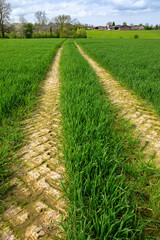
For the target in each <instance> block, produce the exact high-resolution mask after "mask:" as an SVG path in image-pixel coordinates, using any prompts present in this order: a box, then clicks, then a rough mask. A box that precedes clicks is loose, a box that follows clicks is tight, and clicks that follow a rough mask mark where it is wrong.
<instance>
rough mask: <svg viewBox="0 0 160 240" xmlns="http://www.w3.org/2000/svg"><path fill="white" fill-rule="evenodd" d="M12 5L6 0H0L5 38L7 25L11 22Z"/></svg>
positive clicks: (2, 30) (1, 24)
mask: <svg viewBox="0 0 160 240" xmlns="http://www.w3.org/2000/svg"><path fill="white" fill-rule="evenodd" d="M10 13H11V6H10V4H9V3H6V1H5V0H0V29H1V32H2V37H3V38H4V33H5V27H6V25H7V24H8V23H9V20H10Z"/></svg>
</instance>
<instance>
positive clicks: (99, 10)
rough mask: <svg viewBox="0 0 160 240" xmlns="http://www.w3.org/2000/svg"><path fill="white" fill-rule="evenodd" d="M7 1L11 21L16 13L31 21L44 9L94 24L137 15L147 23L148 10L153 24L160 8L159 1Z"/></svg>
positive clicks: (53, 15) (54, 14)
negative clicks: (10, 12) (9, 4)
mask: <svg viewBox="0 0 160 240" xmlns="http://www.w3.org/2000/svg"><path fill="white" fill-rule="evenodd" d="M8 2H10V3H11V7H12V9H13V11H12V17H13V18H14V21H18V18H19V15H20V14H23V15H24V16H25V17H26V18H27V20H28V21H32V22H34V20H35V18H34V13H35V12H36V11H45V12H46V14H47V17H48V18H50V19H52V18H54V17H55V16H57V15H59V14H67V15H70V16H71V17H72V18H78V19H79V20H80V21H82V22H83V23H90V24H92V23H93V24H96V22H97V23H99V24H105V23H106V22H107V21H110V20H111V19H113V18H114V19H118V20H119V19H120V20H121V19H123V18H126V19H128V20H129V18H130V19H131V18H132V15H134V17H135V16H137V19H139V17H140V16H141V18H142V20H141V22H148V20H147V19H145V18H147V17H148V16H147V15H146V16H142V15H141V13H142V14H143V13H144V12H147V13H150V16H149V17H150V19H152V23H153V24H154V21H155V20H154V17H155V19H157V16H158V14H159V9H160V2H159V0H152V1H150V0H127V1H126V0H71V1H69V0H59V1H58V0H54V1H53V0H45V1H44V0H21V1H19V0H8ZM114 19H113V20H114ZM124 20H125V19H124ZM128 20H127V21H128ZM156 21H157V20H156ZM103 22H104V23H103ZM135 22H136V19H135ZM156 23H157V22H156Z"/></svg>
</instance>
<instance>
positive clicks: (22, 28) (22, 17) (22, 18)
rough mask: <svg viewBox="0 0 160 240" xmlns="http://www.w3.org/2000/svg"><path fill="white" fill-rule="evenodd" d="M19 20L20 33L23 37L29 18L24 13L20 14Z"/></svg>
mask: <svg viewBox="0 0 160 240" xmlns="http://www.w3.org/2000/svg"><path fill="white" fill-rule="evenodd" d="M19 22H20V28H19V34H20V36H21V38H24V37H25V33H24V32H25V26H26V24H27V20H26V19H25V17H24V15H19Z"/></svg>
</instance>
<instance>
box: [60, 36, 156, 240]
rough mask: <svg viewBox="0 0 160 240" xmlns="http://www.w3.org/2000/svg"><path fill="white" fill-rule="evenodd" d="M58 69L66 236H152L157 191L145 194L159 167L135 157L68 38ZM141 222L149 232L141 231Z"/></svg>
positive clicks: (122, 124)
mask: <svg viewBox="0 0 160 240" xmlns="http://www.w3.org/2000/svg"><path fill="white" fill-rule="evenodd" d="M80 42H81V40H80V41H78V43H80ZM81 43H82V42H81ZM91 46H92V43H91ZM60 73H61V82H62V86H61V112H62V115H63V122H62V125H63V132H62V134H63V138H64V142H63V143H64V159H65V161H66V163H65V164H66V174H67V180H66V182H65V184H64V190H65V192H66V198H67V204H68V206H67V207H68V208H67V210H68V217H67V219H66V224H65V225H64V228H65V231H66V235H67V237H66V239H68V240H70V239H75V240H76V239H77V240H84V239H86V240H87V239H88V240H89V239H97V240H98V239H99V240H105V239H106V240H108V239H125V240H127V239H134V240H135V239H152V237H153V236H154V234H153V231H154V230H155V229H156V227H157V220H156V219H157V218H156V214H158V215H157V216H159V207H158V205H157V202H158V201H159V200H158V199H159V198H158V197H159V195H158V193H155V195H154V197H153V198H151V196H150V195H152V193H153V192H156V191H155V189H157V187H158V186H159V185H158V183H157V182H158V178H159V172H158V171H157V170H155V169H154V167H153V166H149V165H146V164H145V162H143V161H140V159H141V154H140V153H139V150H138V149H137V143H138V141H137V140H136V139H133V138H132V137H131V132H130V130H129V127H128V125H126V123H125V122H123V121H122V120H121V119H120V120H118V119H116V118H115V116H116V110H115V109H114V107H113V106H111V104H110V103H109V101H108V98H107V96H106V93H105V91H104V89H103V88H102V87H101V85H100V83H99V81H98V77H97V76H96V74H95V72H94V71H93V69H92V68H91V67H90V65H89V64H88V62H87V61H86V60H85V59H84V58H83V57H82V56H81V55H80V53H79V52H78V50H77V48H76V46H75V45H74V43H73V41H72V40H68V41H67V42H66V43H65V46H64V50H63V52H62V57H61V63H60ZM124 129H125V130H124ZM126 129H128V131H126ZM136 151H137V155H135V154H134V152H136ZM142 172H143V175H142ZM153 181H154V185H153V184H152V182H153ZM153 189H154V191H153ZM156 194H157V195H156ZM146 209H152V210H151V211H152V212H153V214H151V215H150V213H149V214H148V213H146ZM158 223H159V222H158ZM144 225H145V229H146V232H147V231H148V232H147V235H149V234H151V236H152V237H149V238H147V237H144V233H143V231H142V228H143V227H144ZM153 238H154V237H153Z"/></svg>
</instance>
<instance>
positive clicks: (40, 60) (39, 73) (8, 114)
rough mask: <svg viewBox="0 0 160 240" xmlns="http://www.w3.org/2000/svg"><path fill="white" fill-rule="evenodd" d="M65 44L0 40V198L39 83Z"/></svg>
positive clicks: (34, 102) (5, 187) (50, 41)
mask: <svg viewBox="0 0 160 240" xmlns="http://www.w3.org/2000/svg"><path fill="white" fill-rule="evenodd" d="M63 41H64V40H62V39H61V40H59V39H56V40H55V39H54V40H53V39H48V40H24V39H23V40H0V52H1V54H0V199H1V198H2V196H3V194H4V193H5V191H6V190H7V185H6V184H5V183H8V177H9V176H10V174H11V172H12V171H11V164H12V163H13V161H14V154H15V152H16V149H17V148H18V147H19V145H20V144H21V141H22V136H23V133H22V131H21V130H20V129H21V125H22V120H23V119H24V118H25V117H26V116H28V114H29V113H30V111H31V110H33V109H34V106H35V104H36V93H37V91H38V90H40V82H41V80H42V79H44V77H45V74H46V72H47V70H48V69H49V67H50V64H51V62H52V61H53V57H54V55H55V54H56V52H57V50H58V48H59V47H60V45H61V44H62V42H63ZM1 206H2V205H1Z"/></svg>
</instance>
